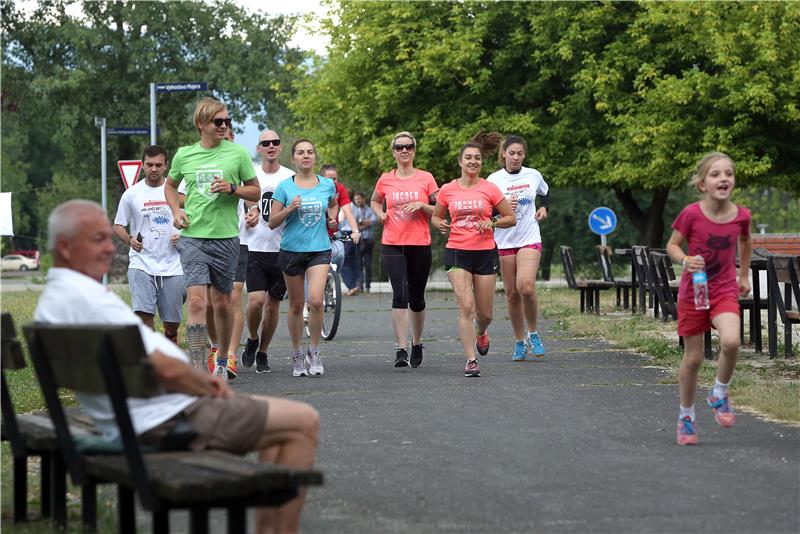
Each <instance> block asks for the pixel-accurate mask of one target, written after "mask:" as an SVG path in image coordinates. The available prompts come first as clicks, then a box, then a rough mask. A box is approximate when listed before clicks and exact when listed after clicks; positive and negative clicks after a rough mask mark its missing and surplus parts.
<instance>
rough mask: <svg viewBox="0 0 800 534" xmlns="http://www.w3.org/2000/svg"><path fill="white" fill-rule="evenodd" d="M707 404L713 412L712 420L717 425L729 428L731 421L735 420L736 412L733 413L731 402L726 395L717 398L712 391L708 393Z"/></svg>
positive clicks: (731, 424)
mask: <svg viewBox="0 0 800 534" xmlns="http://www.w3.org/2000/svg"><path fill="white" fill-rule="evenodd" d="M707 400H708V406H709V407H710V408H711V410H712V411H713V412H714V420H715V421H716V422H717V424H719V426H724V427H725V428H730V427H732V426H733V423H735V422H736V414H735V413H733V408H731V403H730V402H729V401H728V397H722V398H717V397H715V396H714V392H713V391H712V392H711V393H710V394H709V395H708V399H707Z"/></svg>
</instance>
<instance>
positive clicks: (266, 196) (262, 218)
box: [245, 165, 294, 252]
mask: <svg viewBox="0 0 800 534" xmlns="http://www.w3.org/2000/svg"><path fill="white" fill-rule="evenodd" d="M293 175H294V171H292V170H291V169H287V168H286V167H284V166H283V165H281V166H280V168H278V171H277V172H274V173H266V172H264V169H262V168H261V165H258V166H256V176H257V177H258V184H259V186H261V199H260V201H259V203H258V208H259V210H260V211H259V213H260V215H259V218H258V224H256V225H255V226H254V227H252V228H247V229H246V230H245V232H246V233H247V245H248V247H247V250H248V251H250V252H279V251H280V248H281V235H283V227H284V225H285V224H286V223H285V222H284V224H282V225H280V226H279V227H277V228H276V229H274V230H270V228H269V224H268V222H269V210H270V206H271V205H272V193H274V192H275V188H276V187H277V186H278V184H279V183H281V182H282V181H283V180H285V179H287V178H291V177H292V176H293Z"/></svg>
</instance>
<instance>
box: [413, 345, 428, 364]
mask: <svg viewBox="0 0 800 534" xmlns="http://www.w3.org/2000/svg"><path fill="white" fill-rule="evenodd" d="M423 348H425V346H424V345H423V344H422V343H420V344H419V345H414V344H412V345H411V367H413V368H415V369H416V368H417V367H419V366H420V365H422V349H423Z"/></svg>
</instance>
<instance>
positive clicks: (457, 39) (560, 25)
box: [291, 1, 800, 246]
mask: <svg viewBox="0 0 800 534" xmlns="http://www.w3.org/2000/svg"><path fill="white" fill-rule="evenodd" d="M333 14H334V17H332V18H331V19H330V20H328V21H327V22H326V23H325V27H326V29H327V31H328V32H329V33H330V35H331V45H330V48H329V54H328V58H327V60H326V61H324V62H320V63H319V64H317V65H316V69H315V70H314V71H312V73H311V74H310V76H309V78H308V79H304V80H303V83H302V87H299V91H298V94H297V97H296V98H295V99H294V100H293V101H292V103H291V109H293V110H294V112H295V114H296V116H297V117H298V118H299V119H300V121H301V122H300V124H299V126H298V130H299V131H302V132H303V133H305V134H307V135H309V136H311V137H312V139H314V140H315V141H317V142H318V144H319V146H320V147H321V149H322V150H323V151H324V154H325V156H326V158H328V159H333V160H335V161H337V162H338V163H340V166H341V168H342V169H343V173H342V174H343V176H346V177H350V178H351V179H353V180H354V181H355V182H357V183H360V184H364V185H366V184H371V183H372V182H374V180H375V178H376V177H377V176H378V174H379V173H380V171H381V170H382V169H386V168H388V167H390V166H391V164H392V161H391V153H390V151H389V146H388V145H389V141H390V139H391V136H392V134H393V133H394V132H396V131H398V130H405V129H408V130H410V131H412V132H414V133H415V134H416V135H417V136H418V139H419V149H418V154H417V160H416V163H417V165H418V166H420V167H421V168H425V169H427V170H430V171H431V172H433V174H434V176H436V177H437V178H438V179H439V180H440V182H441V181H447V180H449V179H450V178H451V177H453V176H455V175H456V174H457V171H458V169H457V166H456V162H455V158H456V154H457V149H458V147H459V146H460V145H461V144H463V143H464V142H465V141H467V140H468V138H469V137H470V136H471V135H473V134H474V133H476V132H477V131H478V130H481V129H484V130H497V131H500V132H504V133H516V134H520V135H523V136H525V137H526V138H527V140H528V144H529V153H530V155H529V157H528V163H529V164H530V165H531V166H533V167H536V168H538V169H539V170H541V171H542V172H543V173H544V175H545V177H546V178H547V179H548V180H549V181H550V182H551V183H552V184H553V185H555V186H556V189H555V190H554V197H555V200H554V204H555V205H554V207H555V206H557V204H558V203H559V202H568V199H565V198H560V197H559V191H558V188H559V187H561V188H563V187H567V186H578V187H588V188H598V189H601V190H604V191H613V193H614V196H615V198H616V199H617V201H618V202H619V203H620V205H621V206H622V208H623V210H624V213H625V215H626V216H627V218H628V220H629V221H630V223H631V224H632V225H633V226H634V228H635V229H636V231H637V233H638V241H639V242H640V243H644V244H649V245H651V246H661V245H662V243H663V238H664V235H665V233H666V229H665V224H664V214H665V209H666V207H667V206H668V202H669V196H670V192H671V191H672V190H674V189H675V188H681V190H683V188H684V185H685V183H686V181H687V179H688V178H689V174H690V171H691V168H692V166H693V165H694V163H695V162H696V161H697V160H698V159H700V157H701V156H702V155H703V154H704V153H705V152H708V151H710V150H715V149H716V150H724V151H727V152H729V153H730V155H731V156H732V157H733V158H734V159H735V160H736V162H737V174H738V179H739V181H740V184H741V185H754V184H763V185H770V186H773V187H780V188H783V189H786V190H789V191H793V192H795V193H797V192H800V172H798V169H800V167H799V166H800V148H798V146H797V143H796V142H795V141H794V140H796V139H798V138H799V136H798V133H800V120H799V119H800V111H798V109H797V101H798V98H797V91H798V84H797V76H798V71H797V65H798V64H800V61H798V60H799V59H800V57H798V55H799V54H800V52H798V51H799V50H800V24H798V22H799V21H798V18H800V5H798V4H793V3H702V2H693V3H660V2H656V3H650V2H648V3H630V2H619V3H612V2H608V3H597V2H592V3H584V2H541V3H540V2H533V3H528V2H452V3H450V2H448V3H445V2H395V3H389V4H387V3H376V2H349V1H343V2H341V3H340V4H339V5H338V8H336V9H335V10H334V13H333Z"/></svg>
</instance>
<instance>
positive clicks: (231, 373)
mask: <svg viewBox="0 0 800 534" xmlns="http://www.w3.org/2000/svg"><path fill="white" fill-rule="evenodd" d="M227 369H228V379H229V380H233V379H234V378H236V376H237V375H236V355H235V354H228V365H227Z"/></svg>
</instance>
